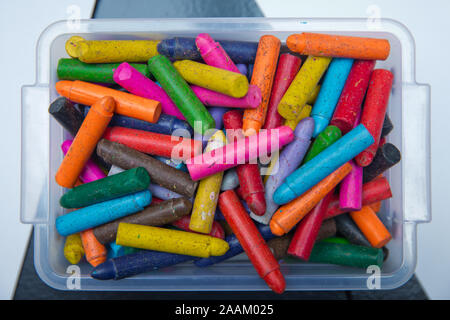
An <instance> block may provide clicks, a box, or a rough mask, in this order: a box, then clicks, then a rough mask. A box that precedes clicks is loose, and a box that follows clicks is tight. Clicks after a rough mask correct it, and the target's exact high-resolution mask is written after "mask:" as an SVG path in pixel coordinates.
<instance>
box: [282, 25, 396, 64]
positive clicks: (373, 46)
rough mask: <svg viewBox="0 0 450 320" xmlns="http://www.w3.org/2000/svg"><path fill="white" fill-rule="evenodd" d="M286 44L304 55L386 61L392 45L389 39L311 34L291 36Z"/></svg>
mask: <svg viewBox="0 0 450 320" xmlns="http://www.w3.org/2000/svg"><path fill="white" fill-rule="evenodd" d="M286 44H287V46H288V48H289V49H290V50H292V51H294V52H297V53H300V54H303V55H317V56H325V57H333V58H335V57H342V58H353V59H366V60H386V59H387V57H388V56H389V51H390V44H389V41H388V40H387V39H375V38H363V37H354V36H338V35H334V34H333V35H331V34H321V33H309V32H303V33H301V34H291V35H290V36H289V37H288V38H287V40H286Z"/></svg>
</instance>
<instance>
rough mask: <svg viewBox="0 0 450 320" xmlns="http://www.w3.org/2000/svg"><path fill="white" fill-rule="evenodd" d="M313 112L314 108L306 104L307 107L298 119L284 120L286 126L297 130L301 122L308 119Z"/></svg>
mask: <svg viewBox="0 0 450 320" xmlns="http://www.w3.org/2000/svg"><path fill="white" fill-rule="evenodd" d="M311 110H312V106H310V105H309V104H305V106H304V107H303V108H302V110H301V111H300V114H299V116H298V118H296V119H286V120H284V125H285V126H288V127H289V128H291V129H292V130H295V128H297V125H298V123H299V122H300V120H302V119H304V118H306V117H309V115H310V114H311Z"/></svg>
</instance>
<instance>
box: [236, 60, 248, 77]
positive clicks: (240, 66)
mask: <svg viewBox="0 0 450 320" xmlns="http://www.w3.org/2000/svg"><path fill="white" fill-rule="evenodd" d="M236 67H237V68H238V70H239V72H240V73H242V74H243V75H245V76H246V75H247V73H248V68H247V65H245V64H243V63H238V64H236Z"/></svg>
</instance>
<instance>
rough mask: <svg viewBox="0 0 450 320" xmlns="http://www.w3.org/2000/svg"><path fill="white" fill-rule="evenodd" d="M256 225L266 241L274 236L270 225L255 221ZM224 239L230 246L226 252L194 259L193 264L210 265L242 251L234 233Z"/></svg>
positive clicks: (198, 265) (199, 265)
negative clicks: (220, 254)
mask: <svg viewBox="0 0 450 320" xmlns="http://www.w3.org/2000/svg"><path fill="white" fill-rule="evenodd" d="M256 226H257V228H258V230H259V232H260V233H261V236H262V237H263V238H264V240H266V241H268V240H270V239H273V238H275V237H276V236H275V235H273V234H272V232H271V231H270V226H268V225H262V224H258V223H256ZM225 241H226V242H228V245H229V246H230V249H228V251H227V253H225V254H224V255H222V256H216V257H209V258H201V259H198V260H195V261H194V264H195V265H196V266H197V267H208V266H210V265H213V264H216V263H219V262H222V261H225V260H227V259H230V258H233V257H235V256H237V255H238V254H241V253H242V252H244V249H243V248H242V246H241V243H240V242H239V240H238V239H237V238H236V235H234V234H232V235H229V236H228V237H226V238H225Z"/></svg>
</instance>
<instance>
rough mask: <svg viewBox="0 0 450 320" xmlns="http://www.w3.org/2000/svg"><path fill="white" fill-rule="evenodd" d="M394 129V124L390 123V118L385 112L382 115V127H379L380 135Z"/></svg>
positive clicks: (384, 134) (383, 135) (384, 135)
mask: <svg viewBox="0 0 450 320" xmlns="http://www.w3.org/2000/svg"><path fill="white" fill-rule="evenodd" d="M392 130H394V125H393V124H392V121H391V118H389V115H388V114H387V113H386V115H385V116H384V122H383V129H381V136H382V137H386V136H387V135H388V134H389V133H391V131H392Z"/></svg>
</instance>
